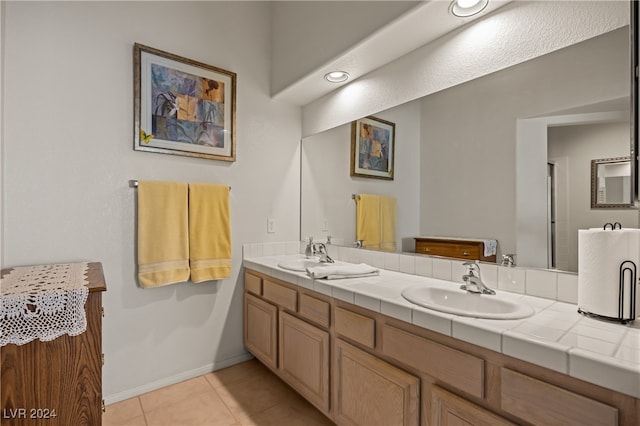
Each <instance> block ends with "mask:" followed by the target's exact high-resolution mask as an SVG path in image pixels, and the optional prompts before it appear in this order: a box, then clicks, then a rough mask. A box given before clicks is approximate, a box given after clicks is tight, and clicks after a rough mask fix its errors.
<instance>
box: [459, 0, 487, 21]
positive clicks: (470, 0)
mask: <svg viewBox="0 0 640 426" xmlns="http://www.w3.org/2000/svg"><path fill="white" fill-rule="evenodd" d="M488 4H489V0H454V1H453V2H452V3H451V6H449V12H451V14H453V15H455V16H459V17H461V18H466V17H467V16H473V15H475V14H477V13H480V12H482V11H483V10H484V8H485V7H487V5H488Z"/></svg>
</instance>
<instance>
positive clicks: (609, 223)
mask: <svg viewBox="0 0 640 426" xmlns="http://www.w3.org/2000/svg"><path fill="white" fill-rule="evenodd" d="M607 226H610V227H611V230H612V231H614V230H616V229H622V224H621V223H620V222H615V223H611V222H607V223H605V224H604V226H603V227H602V229H603V230H605V231H606V230H607Z"/></svg>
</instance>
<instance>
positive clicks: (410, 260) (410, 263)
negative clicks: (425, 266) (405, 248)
mask: <svg viewBox="0 0 640 426" xmlns="http://www.w3.org/2000/svg"><path fill="white" fill-rule="evenodd" d="M415 259H416V256H403V255H400V260H399V267H400V269H399V271H400V272H403V273H405V274H412V275H415V274H416V260H415Z"/></svg>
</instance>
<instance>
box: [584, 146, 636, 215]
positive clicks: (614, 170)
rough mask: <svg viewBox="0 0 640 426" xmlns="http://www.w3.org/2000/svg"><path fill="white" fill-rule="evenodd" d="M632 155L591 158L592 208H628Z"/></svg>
mask: <svg viewBox="0 0 640 426" xmlns="http://www.w3.org/2000/svg"><path fill="white" fill-rule="evenodd" d="M630 158H631V157H628V156H627V157H618V158H602V159H598V160H591V208H592V209H606V208H628V207H629V206H630V205H631V204H632V203H631V192H632V191H631V160H630Z"/></svg>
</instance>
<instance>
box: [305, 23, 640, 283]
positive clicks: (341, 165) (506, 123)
mask: <svg viewBox="0 0 640 426" xmlns="http://www.w3.org/2000/svg"><path fill="white" fill-rule="evenodd" d="M629 52H630V50H629V27H628V26H625V27H622V28H619V29H617V30H614V31H611V32H608V33H605V34H602V35H600V36H597V37H594V38H592V39H589V40H586V41H583V42H581V43H578V44H575V45H572V46H569V47H566V48H564V49H560V50H558V51H555V52H552V53H550V54H547V55H544V56H540V57H538V58H534V59H532V60H529V61H527V62H524V63H521V64H518V65H515V66H513V67H510V68H507V69H505V70H502V71H498V72H495V73H493V74H490V75H487V76H484V77H481V78H478V79H475V80H472V81H469V82H467V83H464V84H460V85H458V86H454V87H451V88H449V89H446V90H442V91H440V92H437V93H434V94H432V95H429V96H426V97H424V98H422V99H418V100H415V101H412V102H409V103H407V104H404V105H400V106H398V107H395V108H392V109H390V110H387V111H382V112H380V113H377V114H375V116H376V117H380V118H382V119H385V120H389V121H392V122H394V123H396V148H395V153H396V160H395V161H396V163H395V168H394V181H392V182H380V181H375V182H372V181H373V179H363V178H356V177H350V176H349V164H348V163H349V141H350V133H349V129H350V126H349V125H348V124H346V125H343V126H340V127H337V128H334V129H331V130H328V131H325V132H322V133H320V134H317V135H313V136H311V137H308V138H305V139H304V140H303V142H302V172H301V176H302V206H301V214H302V217H301V237H302V238H306V237H308V236H311V235H313V236H314V237H315V238H316V239H318V240H324V239H326V237H327V236H328V235H331V236H332V237H333V241H334V242H335V243H338V244H340V243H343V244H345V245H351V244H352V243H353V242H354V240H355V235H356V233H355V203H354V202H353V200H352V198H351V194H359V193H371V194H378V195H390V196H395V197H396V198H397V201H398V212H397V214H398V218H397V220H398V222H397V224H398V229H397V236H398V237H397V238H398V241H397V246H398V247H401V248H402V250H403V251H413V250H414V249H415V248H414V244H415V240H414V238H415V237H429V236H437V237H455V238H465V239H495V240H497V241H498V252H497V258H498V259H500V258H501V257H502V255H503V254H506V253H515V254H516V259H517V264H518V265H519V266H526V267H536V268H556V269H562V270H568V271H577V231H578V229H584V228H590V227H599V226H602V224H603V223H606V222H620V223H621V224H622V225H623V226H624V227H637V226H638V213H637V210H631V209H628V210H608V211H604V210H600V211H597V210H592V209H591V208H590V190H591V189H590V179H589V172H590V161H591V160H592V159H593V158H609V157H623V156H628V155H629V154H630V145H631V139H632V138H631V132H630V128H631V125H630V119H629V118H630V115H631V112H630V105H631V100H630V93H631V88H630V80H631V79H630V74H629V73H630V69H631V66H630V54H629ZM550 170H551V172H550ZM550 173H551V174H550ZM552 177H553V181H552V182H551V178H552ZM552 207H553V208H552ZM552 211H553V213H554V215H555V216H552V215H551V212H552Z"/></svg>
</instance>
